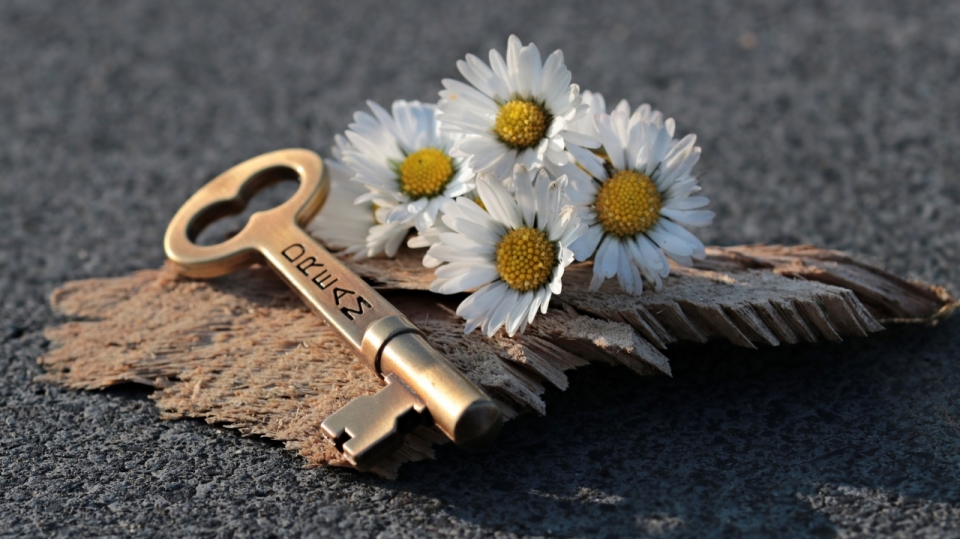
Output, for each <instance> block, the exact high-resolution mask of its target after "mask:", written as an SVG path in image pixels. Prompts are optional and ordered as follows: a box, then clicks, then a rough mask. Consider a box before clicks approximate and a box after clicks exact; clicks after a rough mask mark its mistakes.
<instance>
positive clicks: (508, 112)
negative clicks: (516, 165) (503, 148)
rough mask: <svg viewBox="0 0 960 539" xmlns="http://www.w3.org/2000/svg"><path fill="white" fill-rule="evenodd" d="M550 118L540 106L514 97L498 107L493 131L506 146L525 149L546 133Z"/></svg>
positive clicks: (533, 144)
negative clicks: (498, 110)
mask: <svg viewBox="0 0 960 539" xmlns="http://www.w3.org/2000/svg"><path fill="white" fill-rule="evenodd" d="M551 119H552V118H550V115H549V114H547V111H546V110H544V108H543V107H542V106H540V105H538V104H536V103H534V102H532V101H524V100H523V99H514V100H512V101H508V102H507V103H506V104H505V105H503V106H502V107H500V112H498V113H497V122H496V124H495V125H494V127H493V131H494V133H496V134H497V136H498V137H500V140H502V141H503V142H504V144H506V145H507V146H509V147H511V148H514V149H517V150H526V149H527V148H531V147H533V146H536V145H537V144H538V143H539V142H540V139H542V138H543V137H544V136H545V135H546V134H547V128H548V127H550V120H551Z"/></svg>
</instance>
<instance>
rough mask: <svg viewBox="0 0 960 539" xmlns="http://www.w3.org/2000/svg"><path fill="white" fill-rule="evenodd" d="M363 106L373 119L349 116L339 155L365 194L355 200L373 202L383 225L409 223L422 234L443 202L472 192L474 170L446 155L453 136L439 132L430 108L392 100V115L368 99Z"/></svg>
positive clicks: (431, 223)
mask: <svg viewBox="0 0 960 539" xmlns="http://www.w3.org/2000/svg"><path fill="white" fill-rule="evenodd" d="M367 105H368V106H369V107H370V110H371V111H373V115H370V114H368V113H366V112H358V113H356V115H354V123H352V124H350V127H349V130H348V131H347V133H346V135H347V138H348V139H349V141H350V143H351V147H350V148H347V149H345V150H344V152H343V161H344V163H345V164H346V165H347V166H348V167H350V168H351V169H353V171H354V174H355V176H354V178H353V179H354V181H356V182H359V183H361V184H363V185H365V186H366V187H367V188H368V189H369V191H370V192H369V193H367V194H364V195H363V196H361V197H360V198H358V200H357V201H358V202H366V201H371V202H373V203H374V204H376V205H377V207H378V208H379V209H378V212H377V213H378V218H379V219H380V220H381V222H382V223H383V224H395V223H410V225H411V226H415V227H416V228H417V230H419V231H424V230H426V229H428V228H430V227H431V226H432V225H433V224H434V222H435V221H436V218H437V211H438V210H439V209H440V207H441V206H442V205H443V203H444V202H446V201H449V200H451V199H452V198H453V197H457V196H460V195H462V194H464V193H466V192H467V191H470V190H471V189H473V172H472V171H471V169H470V167H468V166H466V165H465V164H464V163H463V159H459V158H453V157H451V156H450V149H451V148H452V146H453V136H451V135H449V134H445V133H441V132H440V129H439V124H438V122H437V119H436V116H435V113H436V107H435V106H434V105H428V104H423V103H420V102H418V101H409V102H408V101H394V102H393V107H392V114H391V113H389V112H387V111H386V110H384V109H383V107H381V106H380V105H378V104H376V103H374V102H372V101H368V102H367ZM383 209H387V210H386V211H380V210H383ZM381 215H382V217H381Z"/></svg>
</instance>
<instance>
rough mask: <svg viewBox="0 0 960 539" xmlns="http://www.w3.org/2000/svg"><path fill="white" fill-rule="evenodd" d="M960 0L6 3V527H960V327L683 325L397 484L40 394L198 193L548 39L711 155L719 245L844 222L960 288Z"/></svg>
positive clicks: (783, 532) (935, 530) (1, 136)
mask: <svg viewBox="0 0 960 539" xmlns="http://www.w3.org/2000/svg"><path fill="white" fill-rule="evenodd" d="M958 28H960V3H957V2H951V1H942V2H932V1H930V2H928V1H914V2H896V1H892V0H869V1H867V0H864V1H854V0H837V1H818V2H791V1H787V0H776V1H773V0H767V1H763V2H755V3H749V2H726V1H714V0H700V1H688V2H668V1H662V2H653V1H639V2H628V1H623V2H611V3H602V4H601V3H587V2H573V1H562V2H561V1H558V2H549V3H546V2H544V3H515V2H482V3H481V2H474V3H453V2H433V3H428V2H418V3H396V4H378V3H369V2H368V3H364V2H351V3H349V4H348V3H334V2H329V3H321V2H315V3H307V2H299V3H295V2H284V3H282V4H281V3H276V4H268V3H254V2H236V1H230V2H227V1H216V2H214V1H211V2H202V3H201V2H186V1H167V2H142V1H127V2H119V1H118V2H96V1H88V2H67V1H64V2H49V1H41V0H20V1H16V0H11V1H6V2H3V3H0V428H2V430H0V536H3V537H8V536H11V537H12V536H169V537H189V536H201V537H270V536H278V537H281V536H282V537H286V536H331V537H419V536H455V537H486V536H495V537H513V536H543V535H556V536H583V537H632V536H642V535H652V536H663V537H673V536H688V537H720V536H774V537H786V536H795V537H834V536H842V537H848V536H861V535H862V536H900V537H956V536H957V535H958V534H960V400H958V397H960V389H958V388H960V366H958V365H957V360H958V359H960V320H957V319H954V320H950V321H947V322H946V323H943V324H941V325H940V326H938V327H936V328H932V329H931V328H904V329H893V330H891V331H887V332H885V333H883V334H882V335H878V336H875V337H871V338H869V339H852V340H849V341H847V342H845V343H842V344H838V345H832V344H831V345H822V346H796V347H782V348H765V349H761V350H758V351H746V350H742V349H738V348H734V347H732V346H727V345H723V344H710V345H708V346H677V347H673V348H671V350H670V351H669V354H668V355H669V356H670V357H671V358H672V359H673V360H674V361H675V363H674V372H675V376H674V378H673V379H647V378H643V379H641V378H639V377H636V376H633V375H632V374H630V373H629V372H627V371H625V370H624V369H616V368H612V367H591V368H585V369H582V370H580V371H578V372H576V373H575V374H574V375H573V376H572V384H571V387H570V389H569V390H568V391H566V392H565V393H561V392H558V391H550V392H548V395H547V399H548V415H547V416H546V417H545V418H538V417H528V418H523V419H521V420H518V421H515V422H511V423H510V424H508V425H507V426H506V427H505V429H504V432H503V434H502V435H501V437H500V439H499V441H498V442H497V443H496V445H495V447H493V448H492V449H490V450H489V451H486V452H484V453H479V454H463V453H460V452H458V451H456V450H454V449H452V448H443V449H441V450H440V451H439V454H438V458H437V460H436V461H429V462H421V463H416V464H413V465H408V466H406V467H404V468H403V469H402V473H401V477H400V479H399V480H398V481H395V482H391V481H386V480H382V479H378V478H375V477H370V476H365V475H361V474H357V473H354V472H350V471H346V470H339V469H305V468H304V467H303V463H302V461H301V460H300V459H299V458H298V457H297V456H296V455H295V454H292V453H290V452H287V451H285V450H284V449H283V448H282V447H281V446H280V445H279V444H276V443H272V442H270V441H266V440H261V439H255V438H243V437H240V436H239V435H237V434H236V433H235V432H232V431H230V430H227V429H222V428H217V427H212V426H209V425H206V424H204V423H202V422H199V421H197V422H193V421H178V422H162V421H160V420H159V419H158V412H157V410H156V409H155V407H154V406H153V404H152V402H151V401H150V400H148V398H147V395H148V393H149V392H148V390H146V389H144V388H138V387H135V386H131V387H124V388H119V389H115V390H110V391H103V392H77V391H70V390H65V389H62V388H59V387H55V386H51V385H45V384H39V383H36V382H34V381H33V378H34V377H35V376H36V375H37V374H38V373H39V372H40V370H39V368H38V366H37V364H36V359H37V357H38V356H40V355H41V354H42V353H43V352H44V350H45V349H46V347H47V346H48V344H47V342H46V341H45V340H44V338H43V336H42V331H43V328H44V327H47V326H49V325H52V324H56V323H58V319H57V318H56V317H55V316H54V315H53V314H52V313H51V311H50V309H49V307H48V306H47V303H46V297H47V295H48V294H49V293H50V292H51V291H52V290H53V289H54V288H55V287H57V286H58V285H60V284H62V283H64V282H66V281H68V280H72V279H80V278H86V277H105V276H119V275H124V274H126V273H129V272H131V271H133V270H137V269H142V268H153V267H157V266H158V265H160V264H161V263H162V261H163V252H162V247H161V238H162V234H163V231H164V229H165V227H166V225H167V223H168V221H169V219H170V218H171V217H172V215H173V214H174V212H175V211H176V210H177V208H178V207H179V206H180V204H181V203H182V202H183V201H184V200H186V199H187V197H188V196H189V195H190V194H191V193H192V192H194V191H195V190H196V189H197V188H198V187H200V186H201V185H202V184H203V183H205V182H206V181H207V180H209V179H210V178H212V177H214V176H216V175H217V174H218V173H219V172H221V171H222V170H225V169H226V168H228V167H229V166H232V165H233V164H236V163H238V162H240V161H243V160H245V159H247V158H249V157H251V156H254V155H257V154H259V153H262V152H265V151H269V150H274V149H278V148H283V147H306V148H312V149H315V150H318V151H321V152H322V153H324V154H326V151H327V148H328V147H329V146H330V144H331V143H332V140H333V136H334V134H336V133H338V132H341V131H342V130H344V129H345V127H346V124H347V123H348V122H349V120H350V117H351V115H352V113H353V111H354V110H358V109H361V108H363V107H364V100H365V99H373V100H376V101H378V102H379V103H381V104H388V103H389V102H391V101H392V100H393V99H397V98H404V99H420V100H425V101H433V100H436V98H437V92H438V91H439V90H440V88H441V86H440V80H441V79H442V78H444V77H458V73H457V71H456V67H455V62H456V60H457V59H459V58H462V57H463V56H464V55H465V54H466V53H468V52H472V53H475V54H479V55H481V56H482V55H485V54H486V51H488V50H489V49H490V48H493V47H496V48H498V49H500V50H501V51H502V50H504V49H505V48H506V38H507V36H509V35H510V34H511V33H517V34H518V35H519V36H520V37H521V38H522V39H523V40H524V42H527V41H534V42H536V43H537V44H538V45H539V46H540V48H541V50H543V51H545V52H549V51H552V50H554V49H556V48H562V49H563V50H564V52H565V54H566V60H567V65H568V66H569V67H570V69H571V71H572V72H573V76H574V81H575V82H578V83H579V84H580V85H581V87H582V88H585V89H591V90H594V91H600V92H602V93H603V94H604V95H606V96H607V98H608V101H610V102H615V101H616V100H618V99H619V98H627V99H629V100H630V101H631V102H632V103H634V104H639V103H640V102H643V101H648V102H650V103H652V104H653V105H654V106H656V107H657V108H660V109H661V110H664V111H665V112H667V114H668V115H671V116H673V117H674V118H676V120H677V125H678V132H680V133H688V132H694V133H697V135H698V136H699V144H700V145H701V146H702V147H703V158H702V161H701V165H700V169H699V170H700V172H701V173H702V177H701V182H702V185H703V187H704V194H706V195H707V196H709V197H710V198H711V199H712V200H713V203H712V204H711V208H712V209H713V210H714V211H716V213H717V218H716V222H715V225H714V226H712V227H711V228H709V229H707V230H705V231H703V232H702V234H701V237H702V238H703V239H704V240H705V241H706V242H708V243H714V244H722V245H727V244H737V243H750V242H766V243H774V242H784V243H813V244H816V245H819V246H824V247H829V248H837V249H845V250H850V251H853V252H856V253H860V254H863V255H866V256H869V257H872V258H873V259H875V260H879V261H882V262H883V263H885V264H886V266H887V267H888V268H890V269H892V270H894V271H896V272H898V273H901V274H903V275H906V276H910V277H914V278H920V279H924V280H927V281H931V282H937V283H941V284H946V285H948V286H950V287H951V288H952V289H953V290H954V291H957V290H958V285H960V264H958V262H960V179H958V173H960V152H958V151H957V147H958V143H960V91H958V90H957V89H958V88H960V32H958V31H957V30H958Z"/></svg>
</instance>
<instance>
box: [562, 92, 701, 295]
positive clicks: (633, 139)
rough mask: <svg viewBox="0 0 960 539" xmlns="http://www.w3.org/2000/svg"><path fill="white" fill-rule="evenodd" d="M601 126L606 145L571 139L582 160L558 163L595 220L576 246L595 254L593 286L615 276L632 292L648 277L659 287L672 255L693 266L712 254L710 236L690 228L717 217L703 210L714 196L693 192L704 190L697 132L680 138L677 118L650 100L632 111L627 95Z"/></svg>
mask: <svg viewBox="0 0 960 539" xmlns="http://www.w3.org/2000/svg"><path fill="white" fill-rule="evenodd" d="M594 128H595V129H596V133H597V136H598V137H599V138H600V141H601V144H602V149H601V150H599V151H596V152H592V151H589V150H585V149H583V148H580V147H577V146H575V145H571V146H570V147H569V148H568V150H569V152H570V153H571V155H572V156H573V157H574V158H575V160H576V165H567V166H564V167H558V168H557V171H558V172H563V173H565V174H567V175H568V176H569V177H570V180H571V184H570V186H571V188H570V189H569V190H568V194H569V196H570V199H571V201H572V202H573V204H575V205H576V206H577V207H578V211H579V216H580V218H581V219H582V220H583V222H584V223H585V224H586V225H587V227H588V228H587V230H586V231H585V232H584V233H583V235H582V236H581V237H580V238H579V239H578V240H577V241H576V242H574V243H573V245H571V246H570V248H571V249H573V251H574V253H575V254H576V258H577V260H587V259H588V258H590V257H591V256H593V257H594V266H593V280H592V282H591V283H590V289H591V290H596V289H598V288H599V287H600V285H601V284H602V283H603V281H604V280H605V279H609V278H611V277H614V276H616V277H617V279H618V281H619V283H620V287H621V288H623V289H624V290H625V291H626V292H628V293H630V294H634V295H639V294H640V293H641V292H642V291H643V280H642V278H641V276H642V277H644V278H646V279H647V280H648V281H649V282H652V283H653V284H654V286H655V287H656V288H657V289H660V288H661V287H662V285H663V282H662V278H663V277H666V276H667V275H669V274H670V264H669V263H668V261H667V257H670V258H672V259H673V260H675V261H677V262H678V263H680V264H683V265H690V264H692V259H694V258H696V259H700V258H703V257H704V256H705V254H704V247H703V243H702V242H701V241H700V240H699V239H697V237H696V236H694V235H693V234H691V233H690V232H688V231H687V230H686V229H685V228H683V226H704V225H708V224H710V223H711V222H712V221H713V217H714V214H713V212H711V211H706V210H701V209H698V208H702V207H704V206H706V205H707V204H708V203H709V202H710V200H709V199H708V198H707V197H704V196H690V195H692V194H693V193H696V192H697V191H699V190H700V186H699V185H698V183H697V178H696V177H695V176H693V175H692V173H691V171H692V170H693V166H694V165H695V164H696V163H697V161H698V160H699V159H700V148H699V147H697V146H694V143H695V142H696V136H695V135H687V136H686V137H684V138H683V139H682V140H675V139H674V138H673V133H674V129H675V124H674V122H673V120H672V119H668V120H666V121H665V120H664V119H663V115H662V114H661V113H660V112H658V111H653V110H652V109H651V108H650V106H649V105H643V106H641V107H640V108H638V109H637V110H636V111H635V112H634V113H633V114H630V107H629V105H628V104H627V103H626V102H621V103H620V105H618V106H617V109H616V110H614V111H613V112H612V113H611V114H609V115H608V114H599V115H596V116H595V117H594ZM681 225H683V226H681Z"/></svg>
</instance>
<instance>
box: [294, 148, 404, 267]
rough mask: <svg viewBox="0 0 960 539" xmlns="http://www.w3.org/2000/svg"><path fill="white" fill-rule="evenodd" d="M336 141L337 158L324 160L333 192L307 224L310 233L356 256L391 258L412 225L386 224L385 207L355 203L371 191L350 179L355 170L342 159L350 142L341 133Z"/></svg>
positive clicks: (334, 155) (330, 245)
mask: <svg viewBox="0 0 960 539" xmlns="http://www.w3.org/2000/svg"><path fill="white" fill-rule="evenodd" d="M336 142H337V145H336V146H334V147H333V148H332V150H331V153H332V154H333V157H334V158H333V159H326V160H325V161H324V164H325V165H326V166H327V168H328V169H329V171H330V194H329V195H328V196H327V201H326V202H325V203H324V205H323V208H321V210H320V213H318V214H317V216H316V217H314V218H313V220H312V221H311V222H310V223H309V224H308V225H307V227H306V229H307V232H309V233H310V234H311V235H312V236H314V237H315V238H317V239H319V240H320V241H322V242H323V243H324V244H325V245H326V246H327V247H329V248H330V249H333V250H342V251H344V252H345V253H347V254H352V255H354V258H357V259H362V258H366V257H369V256H376V255H378V254H381V253H386V254H387V256H391V257H392V256H394V255H395V254H397V249H399V248H400V244H401V243H403V239H404V238H406V237H407V233H408V232H409V230H410V224H409V223H383V222H382V219H383V217H384V215H383V213H384V208H379V209H376V208H375V207H374V205H373V203H372V202H370V201H365V202H359V203H357V204H354V200H356V199H357V198H358V197H360V196H362V195H364V194H365V193H367V192H368V191H367V189H366V188H365V187H364V186H363V185H361V184H359V183H357V182H352V181H350V179H351V178H352V177H353V176H354V172H353V170H352V169H350V168H349V167H347V166H346V165H344V164H343V163H342V162H341V161H340V159H342V157H343V153H344V151H345V150H346V149H349V148H350V143H349V142H348V141H347V140H346V139H345V138H343V137H342V136H340V135H337V137H336ZM377 213H379V214H380V219H381V220H379V221H378V218H377V215H376V214H377Z"/></svg>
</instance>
